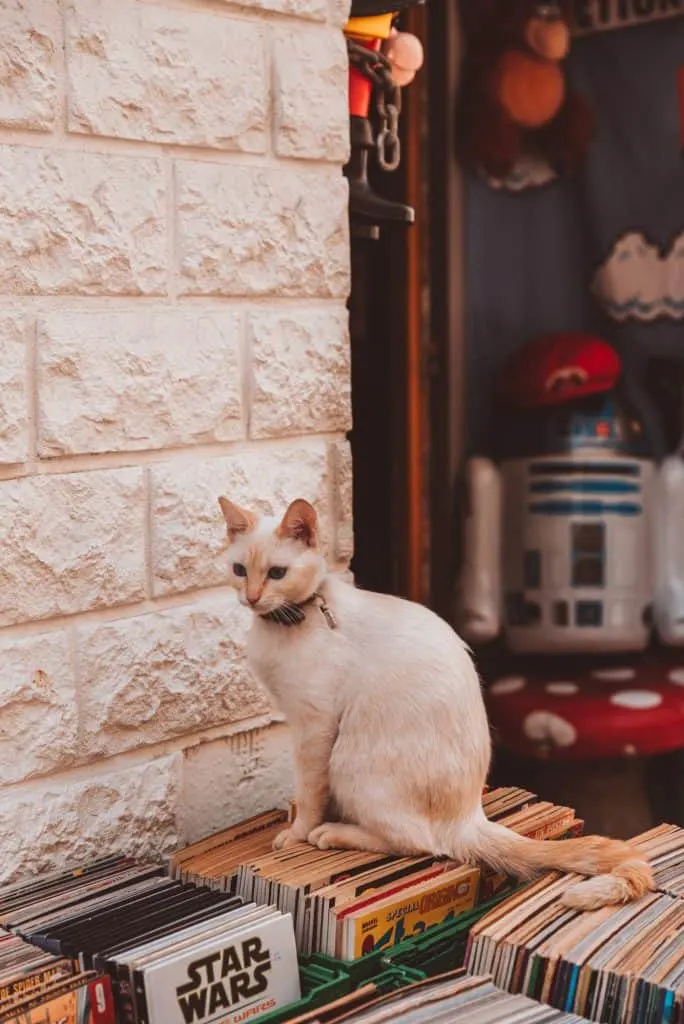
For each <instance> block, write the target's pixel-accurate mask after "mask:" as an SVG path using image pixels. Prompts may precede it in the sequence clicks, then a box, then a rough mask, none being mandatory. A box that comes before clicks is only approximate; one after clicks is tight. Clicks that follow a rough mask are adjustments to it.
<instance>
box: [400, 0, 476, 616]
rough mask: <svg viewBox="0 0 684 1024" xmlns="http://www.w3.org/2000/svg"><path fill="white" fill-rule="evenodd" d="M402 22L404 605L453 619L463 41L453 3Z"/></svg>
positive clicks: (441, 2)
mask: <svg viewBox="0 0 684 1024" xmlns="http://www.w3.org/2000/svg"><path fill="white" fill-rule="evenodd" d="M407 13H408V18H407V25H406V27H407V28H408V30H409V31H411V30H412V31H415V32H416V33H417V34H418V35H419V36H420V37H421V38H422V39H423V41H424V45H425V57H426V60H425V71H424V72H423V76H422V80H421V81H420V89H417V90H416V94H414V95H411V87H409V89H408V90H407V94H408V96H407V104H406V125H405V137H406V142H405V147H406V162H407V166H406V201H407V202H409V203H410V204H411V205H412V206H414V207H415V209H416V224H415V226H414V227H413V228H412V229H411V230H410V232H409V237H408V240H407V289H406V299H405V303H406V310H405V316H406V330H407V337H406V345H407V367H406V369H407V374H406V411H407V415H406V437H405V441H404V445H405V456H406V461H407V472H406V488H407V494H406V504H407V517H406V552H405V556H406V563H407V566H408V572H407V579H406V585H407V596H408V597H411V598H412V599H414V600H419V601H423V602H425V603H428V604H430V605H431V606H432V607H433V608H434V609H435V610H436V611H437V612H439V613H440V614H441V615H443V616H445V617H449V615H450V613H451V610H452V608H451V606H452V595H453V584H454V574H455V571H456V554H457V544H456V531H457V529H458V524H457V521H456V517H455V505H456V501H455V497H456V481H457V479H458V474H459V469H460V465H461V461H462V457H463V401H462V398H463V394H464V362H465V359H464V356H465V315H464V308H465V275H464V244H463V241H464V240H463V226H464V220H463V214H464V201H463V175H462V172H461V168H460V167H459V165H458V162H457V160H456V103H457V97H458V81H459V69H460V56H461V32H460V20H459V11H458V5H457V4H456V3H455V2H454V0H428V2H427V4H426V5H425V6H422V7H414V8H411V9H410V10H409V11H408V12H407ZM416 85H418V82H417V83H416ZM425 118H427V126H426V125H425V121H424V119H425ZM426 127H427V130H426ZM425 149H427V153H425V152H424V151H425ZM421 154H422V155H423V157H424V158H423V159H422V160H421ZM426 238H427V244H426ZM426 279H427V286H426ZM425 287H427V296H428V298H427V302H425V301H424V295H425ZM426 306H427V307H428V308H427V309H426ZM426 453H428V457H427V459H426ZM428 467H429V468H428ZM426 566H427V572H425V568H426Z"/></svg>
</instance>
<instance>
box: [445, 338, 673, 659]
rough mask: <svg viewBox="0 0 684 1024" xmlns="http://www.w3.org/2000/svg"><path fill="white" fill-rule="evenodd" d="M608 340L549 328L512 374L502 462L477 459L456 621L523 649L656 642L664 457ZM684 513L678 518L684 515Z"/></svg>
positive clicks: (470, 470)
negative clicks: (623, 383)
mask: <svg viewBox="0 0 684 1024" xmlns="http://www.w3.org/2000/svg"><path fill="white" fill-rule="evenodd" d="M619 375H620V363H619V359H618V356H617V353H616V352H615V351H614V350H613V349H612V348H611V347H610V346H609V345H607V343H606V342H604V341H602V340H601V339H597V338H591V337H587V336H585V335H553V336H551V337H546V338H542V339H539V340H538V341H537V342H534V343H533V344H532V345H531V346H527V347H526V348H525V349H524V350H523V351H522V352H521V353H519V355H518V357H517V359H516V361H515V362H514V364H513V366H512V368H511V372H510V373H509V374H508V375H507V381H506V388H505V390H506V392H507V398H506V399H505V404H506V406H507V412H506V415H505V417H503V418H502V420H501V422H500V426H499V430H498V434H499V439H498V445H497V449H498V450H497V461H496V463H495V462H494V461H493V460H490V459H486V458H474V459H471V460H470V462H469V463H468V466H467V470H466V475H467V486H468V492H469V501H468V510H467V515H466V522H465V537H464V559H463V566H462V573H461V579H460V586H459V617H460V623H459V628H460V631H461V633H462V634H463V636H464V638H465V639H466V640H467V641H469V642H471V643H478V642H484V641H487V640H492V639H494V638H495V637H496V636H498V635H499V634H500V633H501V632H503V634H504V636H505V639H506V643H507V646H508V648H509V649H510V650H511V651H513V652H516V653H521V654H522V653H539V654H541V653H589V654H591V653H611V652H621V651H625V652H626V651H637V650H641V649H643V648H644V647H646V645H647V644H648V642H649V637H650V633H651V628H652V625H651V624H652V620H653V606H654V600H655V588H656V579H655V549H654V543H655V524H656V521H657V520H656V516H655V503H656V501H657V500H658V486H657V476H658V469H657V466H656V464H655V461H654V453H653V450H652V446H651V444H650V443H649V439H648V436H647V432H646V430H645V429H644V424H643V422H642V420H641V418H640V417H639V415H638V414H637V413H636V412H635V410H634V409H632V408H631V407H630V405H629V403H628V401H627V399H626V398H625V396H624V395H623V393H622V391H621V389H620V387H619V382H618V378H619ZM683 525H684V524H683Z"/></svg>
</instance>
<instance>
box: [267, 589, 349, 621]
mask: <svg viewBox="0 0 684 1024" xmlns="http://www.w3.org/2000/svg"><path fill="white" fill-rule="evenodd" d="M310 604H315V605H316V607H317V608H318V609H319V611H320V613H321V615H322V616H323V618H324V619H325V621H326V623H327V625H328V628H329V629H336V628H337V619H336V618H335V616H334V615H333V613H332V611H331V610H330V607H329V606H328V604H327V602H326V600H325V598H324V597H323V595H322V594H319V593H318V591H316V593H315V594H312V595H311V597H309V598H307V600H306V601H302V603H301V604H285V605H283V606H282V607H281V608H274V610H273V611H272V612H267V613H266V615H262V616H261V618H262V619H265V620H266V622H277V623H278V625H279V626H299V625H300V623H302V622H304V619H305V618H306V611H305V610H304V609H305V608H306V607H307V605H310Z"/></svg>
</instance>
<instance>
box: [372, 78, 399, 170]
mask: <svg viewBox="0 0 684 1024" xmlns="http://www.w3.org/2000/svg"><path fill="white" fill-rule="evenodd" d="M375 109H376V111H377V114H378V118H379V120H380V131H379V132H378V137H377V139H376V140H375V145H376V148H377V157H378V164H379V165H380V167H381V169H382V170H383V171H396V169H397V167H398V166H399V164H400V162H401V143H400V141H399V114H400V113H401V89H400V88H399V86H397V85H394V84H392V85H391V86H390V87H389V88H386V89H384V90H378V91H377V93H376V97H375Z"/></svg>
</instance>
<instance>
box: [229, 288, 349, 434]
mask: <svg viewBox="0 0 684 1024" xmlns="http://www.w3.org/2000/svg"><path fill="white" fill-rule="evenodd" d="M249 335H250V345H251V357H252V403H251V415H250V434H251V436H252V437H276V436H278V435H288V434H313V433H317V432H324V431H343V430H348V429H349V427H350V426H351V377H350V374H351V365H350V348H349V332H348V317H347V311H346V309H344V308H337V307H330V308H329V309H316V310H305V309H285V310H281V311H275V310H269V311H264V312H259V313H254V314H252V316H251V317H250V318H249Z"/></svg>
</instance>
